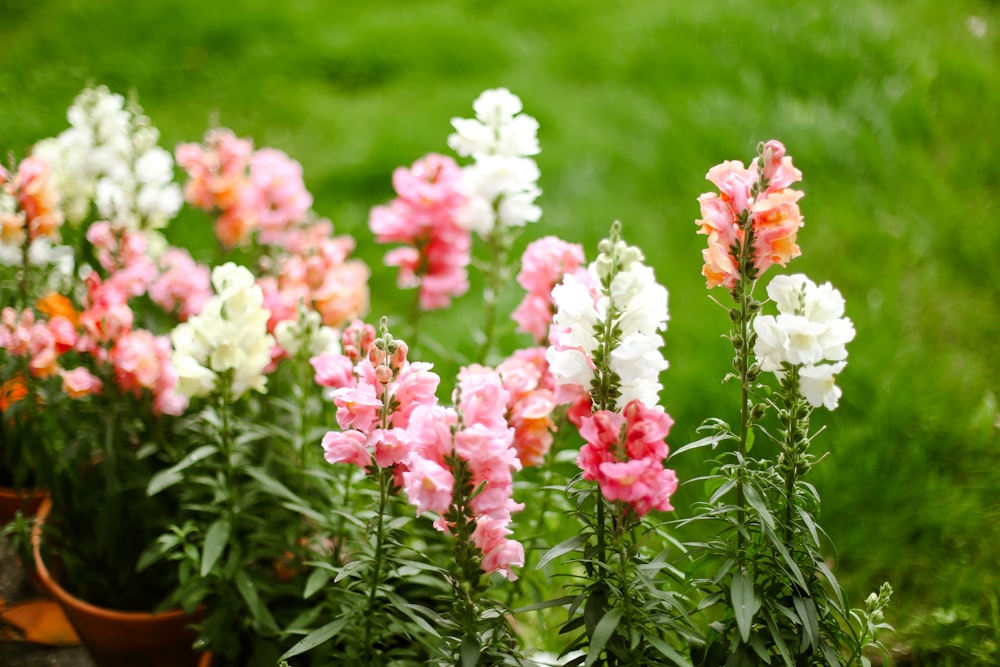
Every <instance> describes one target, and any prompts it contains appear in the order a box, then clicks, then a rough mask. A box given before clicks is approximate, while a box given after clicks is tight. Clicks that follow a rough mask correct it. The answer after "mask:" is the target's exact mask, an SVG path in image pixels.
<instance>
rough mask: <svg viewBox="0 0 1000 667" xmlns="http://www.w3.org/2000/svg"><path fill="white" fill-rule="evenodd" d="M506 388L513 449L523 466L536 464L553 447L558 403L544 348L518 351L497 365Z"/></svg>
mask: <svg viewBox="0 0 1000 667" xmlns="http://www.w3.org/2000/svg"><path fill="white" fill-rule="evenodd" d="M496 370H497V373H499V374H500V378H501V380H503V386H504V389H506V390H507V395H508V399H507V422H508V423H509V424H510V425H511V427H512V428H513V429H514V449H515V450H517V458H518V460H520V462H521V465H522V466H539V465H542V464H543V463H544V462H545V456H546V454H548V452H549V448H551V447H552V441H553V439H554V431H555V428H556V425H555V422H554V421H553V420H552V413H553V411H554V410H555V408H556V407H557V406H558V405H560V402H559V397H557V391H556V389H557V388H556V383H555V378H553V377H552V373H550V372H549V364H548V362H546V361H545V348H544V347H531V348H525V349H521V350H517V351H515V352H514V354H512V355H511V356H510V357H508V358H507V359H505V360H504V361H502V362H501V363H500V365H498V366H497V369H496Z"/></svg>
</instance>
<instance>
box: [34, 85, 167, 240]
mask: <svg viewBox="0 0 1000 667" xmlns="http://www.w3.org/2000/svg"><path fill="white" fill-rule="evenodd" d="M67 118H68V120H69V123H70V127H69V128H68V129H66V130H64V131H63V132H62V133H60V134H59V135H58V136H56V137H53V138H49V139H45V140H43V141H40V142H38V143H37V144H35V147H34V148H33V150H32V154H33V155H34V156H36V157H40V158H42V159H44V160H46V161H47V162H49V163H50V164H51V165H52V168H53V178H54V180H55V183H56V187H57V188H58V189H59V191H60V193H61V194H62V197H63V200H64V210H65V212H66V216H67V218H68V219H69V220H70V222H73V223H79V222H82V221H83V219H84V218H86V217H87V215H88V214H89V213H90V211H91V203H93V204H94V205H95V206H96V209H97V212H98V214H99V215H100V216H101V217H102V218H104V219H106V220H110V221H111V222H113V223H117V224H122V225H125V226H127V227H129V228H132V229H143V230H149V229H159V228H161V227H163V226H165V225H166V224H167V222H168V221H169V220H170V219H172V218H173V217H174V216H175V215H176V214H177V211H178V210H179V209H180V206H181V203H182V198H181V190H180V187H179V186H178V185H177V184H176V183H174V182H173V177H174V174H173V166H174V163H173V158H172V157H171V155H170V153H169V152H168V151H166V150H165V149H163V148H161V147H160V146H158V145H157V142H158V141H159V138H160V134H159V131H158V130H157V129H156V128H155V127H153V126H152V124H151V123H150V121H149V118H147V117H146V116H145V115H143V113H142V109H141V108H140V107H139V105H138V104H137V103H135V102H134V101H130V102H126V101H125V98H124V97H122V96H121V95H117V94H114V93H111V92H110V91H109V90H108V89H107V88H106V87H104V86H100V87H97V88H89V89H87V90H84V91H83V92H82V93H80V95H78V96H77V98H76V100H74V103H73V105H72V106H71V107H70V108H69V110H68V112H67Z"/></svg>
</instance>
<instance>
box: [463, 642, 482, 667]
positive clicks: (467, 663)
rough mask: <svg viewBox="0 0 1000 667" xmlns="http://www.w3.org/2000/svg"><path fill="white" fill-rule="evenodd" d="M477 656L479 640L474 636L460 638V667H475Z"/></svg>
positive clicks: (477, 660) (477, 661) (477, 662)
mask: <svg viewBox="0 0 1000 667" xmlns="http://www.w3.org/2000/svg"><path fill="white" fill-rule="evenodd" d="M479 654H480V649H479V640H478V639H477V638H476V637H475V635H465V637H463V638H462V667H476V665H478V664H479Z"/></svg>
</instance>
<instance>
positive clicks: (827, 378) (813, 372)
mask: <svg viewBox="0 0 1000 667" xmlns="http://www.w3.org/2000/svg"><path fill="white" fill-rule="evenodd" d="M845 366H847V362H846V361H839V362H837V363H835V364H819V365H817V366H804V367H803V368H802V369H801V370H800V371H799V389H800V390H801V391H802V395H803V396H805V397H806V400H807V401H809V405H811V406H813V407H814V408H818V407H819V406H821V405H822V406H825V407H826V409H827V410H835V409H836V408H837V403H838V401H840V396H841V391H840V387H838V386H837V385H836V380H837V374H838V373H840V371H842V370H844V367H845Z"/></svg>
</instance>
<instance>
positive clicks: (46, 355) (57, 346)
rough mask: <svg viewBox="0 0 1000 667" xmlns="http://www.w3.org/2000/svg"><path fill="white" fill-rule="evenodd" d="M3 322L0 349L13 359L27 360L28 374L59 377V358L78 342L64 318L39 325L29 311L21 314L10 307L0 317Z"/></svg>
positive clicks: (0, 328) (0, 330)
mask: <svg viewBox="0 0 1000 667" xmlns="http://www.w3.org/2000/svg"><path fill="white" fill-rule="evenodd" d="M0 322H2V326H0V349H4V350H7V352H8V353H9V354H11V355H13V356H18V357H27V358H28V370H29V371H30V372H31V375H32V376H34V377H37V378H46V377H49V376H51V375H53V374H55V373H58V372H59V370H60V368H59V357H60V356H61V355H62V354H63V353H64V352H66V351H67V350H68V349H70V348H71V347H72V346H73V344H74V343H75V340H76V332H75V330H74V328H73V326H72V324H70V323H69V321H68V320H66V318H64V317H54V318H52V319H51V320H49V321H45V320H41V321H39V320H37V319H35V314H34V312H33V311H32V310H30V309H25V310H24V311H22V312H21V313H18V312H17V311H16V310H14V309H13V308H11V307H9V306H8V307H6V308H4V309H3V311H2V314H0Z"/></svg>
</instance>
